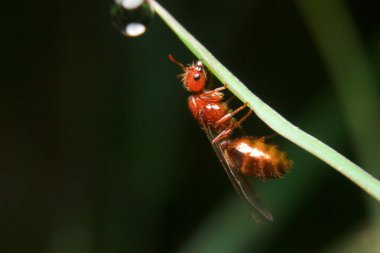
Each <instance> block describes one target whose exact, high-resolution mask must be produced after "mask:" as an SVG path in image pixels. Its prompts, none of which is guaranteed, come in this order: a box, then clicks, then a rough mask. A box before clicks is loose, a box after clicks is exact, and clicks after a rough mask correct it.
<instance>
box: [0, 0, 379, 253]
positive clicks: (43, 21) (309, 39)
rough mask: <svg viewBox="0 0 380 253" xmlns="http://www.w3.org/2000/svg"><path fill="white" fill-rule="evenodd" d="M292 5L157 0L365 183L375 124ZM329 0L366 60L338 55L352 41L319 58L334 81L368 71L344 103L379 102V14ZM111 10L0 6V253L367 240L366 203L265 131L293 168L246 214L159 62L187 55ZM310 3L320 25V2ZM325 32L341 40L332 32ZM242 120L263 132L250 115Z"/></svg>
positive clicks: (66, 4)
mask: <svg viewBox="0 0 380 253" xmlns="http://www.w3.org/2000/svg"><path fill="white" fill-rule="evenodd" d="M303 2H307V1H302V0H300V1H296V2H293V1H280V0H277V1H260V0H256V1H207V0H203V1H189V0H184V1H174V0H171V1H169V0H168V1H160V3H161V4H162V5H163V6H165V7H166V8H167V9H168V10H169V11H170V12H171V13H172V14H173V15H174V16H175V17H176V18H177V19H178V20H179V21H180V22H181V23H182V24H183V25H184V26H185V27H186V28H187V29H188V30H189V31H190V32H191V33H192V34H193V35H194V36H195V37H197V38H198V39H199V40H200V41H201V42H202V43H203V44H204V45H205V46H206V47H207V48H208V49H209V50H210V51H211V52H213V53H214V54H215V55H216V56H217V58H218V59H219V60H220V61H221V62H223V64H225V66H227V67H228V68H229V69H230V70H231V71H232V72H233V73H235V75H236V76H238V77H239V78H240V79H241V80H242V81H243V82H244V83H245V84H247V85H249V88H250V89H252V90H253V91H254V92H255V94H257V95H259V96H260V97H261V98H262V99H263V100H264V101H265V102H267V103H268V104H270V105H271V106H272V107H273V108H275V109H276V110H277V111H279V112H280V113H281V114H282V115H284V116H285V117H286V118H287V119H289V120H290V121H291V122H293V123H295V124H296V125H298V126H300V127H301V128H302V129H304V130H306V131H307V132H309V133H311V134H312V135H314V136H316V137H317V138H319V139H321V140H322V141H324V142H325V143H327V144H329V145H331V146H332V147H334V148H335V149H336V150H338V151H339V152H341V153H342V154H344V155H346V156H347V157H349V158H350V159H351V160H353V161H354V162H356V163H358V164H359V165H365V164H368V161H369V160H370V161H371V163H370V164H375V165H374V166H368V168H370V167H371V173H373V174H374V175H375V176H377V177H379V176H380V172H379V169H378V166H377V164H379V163H373V161H378V159H379V158H378V157H376V154H377V153H378V151H379V150H377V147H378V143H377V142H376V138H377V137H376V136H375V135H370V137H371V136H373V137H374V138H368V137H366V138H365V139H364V140H365V142H361V143H360V145H358V143H357V142H358V140H361V137H360V134H361V132H360V131H359V130H360V129H361V128H363V129H372V130H371V131H374V130H373V128H375V130H377V129H378V128H376V127H375V126H376V124H379V122H373V121H371V119H370V121H369V122H371V123H367V121H366V122H361V121H359V123H358V122H357V121H355V118H353V115H355V114H351V112H350V110H349V108H348V107H347V102H346V101H347V100H345V98H347V97H346V95H347V94H345V96H344V97H342V90H343V91H344V90H346V89H345V88H344V87H340V86H337V80H338V81H339V80H340V79H336V78H334V77H336V75H334V73H335V72H334V70H332V68H331V65H329V64H328V61H327V60H326V59H328V57H327V56H329V55H330V56H332V55H334V54H333V53H334V50H333V49H332V50H333V51H332V52H330V53H329V54H326V52H325V51H324V50H323V47H321V46H320V44H319V43H317V42H318V40H316V39H315V38H316V33H315V31H316V29H315V27H314V29H312V26H311V25H310V24H311V22H310V20H309V19H308V18H307V17H309V16H308V12H307V11H306V9H305V8H303V7H305V6H303V7H302V6H301V5H302V3H303ZM331 2H335V1H331ZM337 2H339V4H342V6H344V8H346V10H347V13H348V17H349V20H350V23H349V26H350V29H352V30H354V31H356V32H355V33H356V34H357V35H358V37H357V38H358V39H359V41H360V47H359V49H360V50H361V52H362V53H364V59H365V62H366V65H365V67H366V70H365V71H364V72H363V71H362V69H363V63H362V62H348V59H350V57H348V56H352V55H353V54H355V55H356V52H352V51H345V52H342V55H343V56H347V57H343V58H341V61H339V59H337V61H336V62H335V63H334V65H333V66H337V65H338V64H339V62H342V63H346V64H342V65H339V66H345V65H347V66H349V68H347V69H346V70H345V69H344V68H343V69H340V71H341V72H339V73H343V75H342V76H344V73H345V72H346V73H347V74H355V72H356V71H357V70H361V71H362V72H360V73H368V69H369V73H370V78H369V79H367V78H363V79H359V81H360V82H361V84H360V87H362V89H359V90H357V91H355V92H351V93H349V96H351V97H348V99H350V100H348V101H350V103H355V104H354V108H355V110H358V111H359V112H361V113H359V116H363V117H364V116H366V115H369V114H368V111H366V110H367V109H366V108H368V107H364V106H368V105H367V104H365V103H356V102H355V101H357V100H356V98H357V97H358V96H359V97H360V96H361V94H368V90H365V89H366V88H365V87H372V88H371V90H370V93H369V94H371V96H374V97H375V100H376V98H378V96H379V87H378V83H379V82H378V80H379V76H378V74H377V73H378V72H379V59H380V50H379V49H380V47H379V46H378V45H379V42H380V33H379V25H380V18H379V16H378V12H377V11H376V8H375V6H374V5H375V3H374V2H373V1H367V0H366V1H357V0H356V1H355V0H351V1H347V2H345V1H337ZM320 3H321V5H322V7H323V5H326V4H328V1H327V2H326V1H320ZM110 5H111V2H107V1H104V2H96V3H95V2H83V1H82V2H80V1H79V2H78V1H75V2H74V1H70V0H68V1H60V0H59V1H54V2H48V3H47V2H46V1H34V2H8V3H5V5H4V7H3V9H4V10H7V12H5V13H4V15H2V19H4V21H3V22H2V24H5V27H4V28H3V31H2V40H1V45H2V48H3V50H2V51H3V52H2V61H1V63H2V66H1V71H0V78H1V82H0V103H1V104H0V105H1V106H0V110H1V111H0V112H1V116H2V117H1V121H0V129H1V136H0V150H1V152H0V156H1V157H0V179H1V183H0V224H1V226H0V228H1V230H0V231H1V232H0V252H49V253H60V252H74V253H76V252H78V253H88V252H141V253H144V252H266V253H270V252H279V251H281V252H370V250H372V252H377V251H379V250H380V246H379V245H376V243H375V242H377V241H378V240H377V241H376V240H375V239H376V238H379V234H380V233H379V224H378V223H376V222H378V220H379V212H378V211H377V209H378V203H375V202H374V200H372V199H369V198H368V197H367V195H366V194H365V193H363V192H362V191H361V190H360V189H359V188H357V187H356V186H355V185H353V184H352V183H351V182H349V181H348V180H346V179H345V178H344V177H342V176H341V175H339V174H338V173H336V172H335V171H333V170H331V169H329V168H327V165H325V164H323V163H322V162H320V161H318V160H317V159H316V158H314V157H312V156H311V155H309V154H307V153H306V152H304V151H302V150H301V149H299V148H297V147H295V146H294V145H292V144H291V143H288V142H286V141H285V140H283V139H282V138H280V137H279V138H276V139H274V140H273V141H274V142H276V144H278V145H279V146H281V147H282V148H283V149H285V150H287V151H288V153H289V155H290V156H291V157H292V158H293V159H294V161H295V163H296V165H295V167H294V170H293V171H292V172H291V173H290V174H289V175H288V176H286V178H285V179H284V180H275V181H265V182H253V183H254V185H255V186H257V189H258V191H259V192H260V194H261V195H262V198H263V199H264V200H265V202H266V203H267V205H268V208H269V209H270V210H271V211H272V212H273V214H274V218H275V221H274V223H273V224H270V225H267V226H264V227H261V226H258V225H257V224H255V223H254V222H253V221H252V219H251V218H250V216H249V212H248V210H247V209H246V208H245V206H244V204H243V203H242V202H241V201H239V199H238V196H237V195H236V194H235V192H234V190H233V188H232V187H231V185H230V183H229V182H228V179H227V177H226V176H225V175H224V172H223V169H222V168H221V165H220V164H219V161H218V160H217V158H216V156H215V155H214V154H213V150H212V149H211V147H210V145H209V143H208V141H207V138H206V137H205V136H204V134H203V133H202V131H201V130H200V129H199V127H198V126H197V123H196V122H195V121H194V120H193V119H192V118H191V116H190V114H189V113H188V111H187V108H186V98H187V95H188V94H187V93H186V91H185V90H184V89H183V88H182V87H181V85H180V82H179V80H177V79H176V75H177V74H178V73H179V70H178V68H177V67H176V66H173V64H172V63H171V62H169V61H168V59H167V55H168V54H169V53H173V54H174V55H175V56H176V57H177V58H178V59H179V60H181V61H184V62H190V61H192V60H193V57H192V56H191V55H190V53H189V52H188V51H187V50H186V48H185V47H184V46H183V45H182V44H181V43H180V42H179V41H178V39H177V38H176V37H175V35H174V34H173V33H172V32H171V31H170V30H169V29H168V28H167V27H165V25H164V24H163V23H162V21H161V20H160V19H155V20H153V22H152V23H151V25H150V27H149V30H148V32H147V33H146V34H145V35H144V36H143V37H140V38H136V39H126V38H124V37H122V36H121V35H120V34H119V33H118V32H117V31H116V30H115V29H114V28H113V27H112V25H111V21H110V17H109V7H110ZM319 7H321V6H319ZM312 9H313V10H316V11H318V10H319V11H320V12H319V14H318V15H319V16H323V17H325V18H326V19H325V21H326V22H327V21H328V20H327V19H328V17H330V15H327V14H329V12H328V11H327V10H331V9H328V8H327V10H326V9H325V10H324V9H323V8H317V7H313V8H312ZM323 11H326V13H324V12H323ZM332 22H341V21H332ZM327 24H328V22H327ZM322 31H323V29H322ZM316 41H317V42H316ZM329 41H331V42H334V43H333V44H334V45H337V47H339V45H345V44H347V43H349V42H350V41H347V40H342V37H340V36H335V35H334V34H330V36H328V37H327V42H329ZM326 55H327V56H326ZM367 66H368V67H367ZM368 85H369V86H368ZM337 87H339V88H337ZM363 101H367V99H366V97H364V98H363ZM237 104H238V103H237ZM347 108H348V109H347ZM370 108H372V107H370ZM378 109H379V108H372V110H373V111H376V110H378ZM361 114H362V115H361ZM356 115H358V114H356ZM372 120H373V118H372ZM352 122H354V123H355V122H356V123H357V124H356V126H353V125H352ZM368 124H375V125H370V126H369V125H368ZM358 127H359V130H358V129H357V128H358ZM245 128H246V130H247V132H248V133H249V134H252V135H265V134H268V133H270V130H269V129H268V128H267V127H266V126H265V125H264V124H263V123H261V122H260V121H259V120H258V119H257V118H255V117H252V118H251V120H249V121H248V122H246V124H245ZM365 134H367V131H365ZM375 137H376V138H375ZM374 238H375V239H374ZM353 249H356V251H352V250H353ZM377 249H379V250H377ZM350 250H351V251H350Z"/></svg>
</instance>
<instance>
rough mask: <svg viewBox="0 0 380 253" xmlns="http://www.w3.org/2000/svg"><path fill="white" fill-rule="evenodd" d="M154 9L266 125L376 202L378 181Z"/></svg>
mask: <svg viewBox="0 0 380 253" xmlns="http://www.w3.org/2000/svg"><path fill="white" fill-rule="evenodd" d="M152 6H153V9H154V10H155V12H156V13H157V14H158V15H159V16H160V17H161V18H162V19H163V20H164V22H165V23H166V24H167V25H168V26H169V27H170V28H171V29H172V30H173V31H174V33H175V34H176V35H177V36H178V37H179V39H180V40H181V41H182V42H183V43H184V44H185V45H186V46H187V47H188V48H189V50H190V51H191V52H192V53H193V54H194V55H195V56H196V57H198V58H199V59H202V61H203V63H204V64H205V65H206V66H207V67H208V69H209V71H211V72H212V73H213V74H214V75H215V76H216V77H217V78H218V79H219V80H220V81H221V82H222V83H227V84H228V88H229V90H230V91H231V92H232V93H233V94H234V95H235V96H237V97H238V98H239V99H240V100H241V101H242V102H243V103H246V102H247V103H248V105H249V107H250V108H252V109H253V111H254V112H255V113H256V115H257V116H258V117H259V118H260V119H261V120H262V121H264V122H265V123H266V124H267V125H268V126H269V127H270V128H272V129H273V130H274V131H276V132H277V133H279V134H281V135H282V136H284V137H285V138H287V139H288V140H290V141H292V142H293V143H295V144H297V145H298V146H300V147H302V148H303V149H305V150H307V151H308V152H310V153H311V154H313V155H315V156H316V157H318V158H320V159H321V160H323V161H324V162H326V163H327V164H329V165H330V166H331V167H333V168H334V169H336V170H337V171H339V172H340V173H342V174H343V175H344V176H346V177H347V178H349V179H350V180H351V181H353V182H354V183H355V184H357V185H358V186H359V187H361V188H362V189H363V190H365V191H366V192H367V193H368V194H370V195H371V196H373V197H374V198H375V199H377V200H378V201H380V182H379V181H378V180H377V179H376V178H374V177H373V176H371V175H370V174H368V173H367V172H366V171H364V170H363V169H362V168H360V167H359V166H357V165H356V164H354V163H352V162H351V161H349V160H348V159H347V158H345V157H344V156H342V155H341V154H339V153H338V152H336V151H335V150H334V149H332V148H330V147H329V146H327V145H326V144H324V143H322V142H321V141H319V140H318V139H316V138H314V137H313V136H311V135H309V134H307V133H305V132H304V131H302V130H301V129H299V128H298V127H296V126H294V125H292V124H291V123H290V122H289V121H287V120H286V119H285V118H284V117H282V116H281V115H280V114H278V113H277V112H276V111H274V110H273V109H272V108H270V107H269V106H268V105H267V104H265V103H264V102H263V101H262V100H261V99H259V98H258V97H257V96H256V95H254V94H253V93H252V92H251V91H250V90H249V89H248V88H247V87H246V86H245V85H244V84H243V83H242V82H240V81H239V79H238V78H237V77H235V76H234V75H233V74H232V73H231V72H230V71H229V70H228V69H226V68H225V67H224V66H223V65H222V64H221V63H220V62H219V61H218V60H217V59H216V58H215V57H214V56H213V55H212V54H211V53H210V52H209V51H208V50H207V49H206V48H205V47H204V46H203V45H202V44H201V43H199V42H198V41H197V40H196V39H195V38H194V37H193V36H192V35H191V34H190V33H189V32H187V31H186V29H185V28H184V27H182V25H181V24H179V23H178V22H177V21H176V20H175V19H174V18H173V17H172V16H171V15H170V14H169V13H168V12H167V11H166V10H165V9H164V8H163V7H162V6H161V5H160V4H158V3H157V2H155V1H152Z"/></svg>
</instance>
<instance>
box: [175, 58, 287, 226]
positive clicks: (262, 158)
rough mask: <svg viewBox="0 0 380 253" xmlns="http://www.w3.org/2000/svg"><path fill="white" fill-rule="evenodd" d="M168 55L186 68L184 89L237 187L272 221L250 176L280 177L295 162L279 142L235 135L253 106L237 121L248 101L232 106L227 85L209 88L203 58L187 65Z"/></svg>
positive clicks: (261, 216)
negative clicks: (271, 142) (283, 150)
mask: <svg viewBox="0 0 380 253" xmlns="http://www.w3.org/2000/svg"><path fill="white" fill-rule="evenodd" d="M169 59H170V60H171V61H172V62H174V63H176V64H177V65H179V66H180V67H181V68H182V69H183V71H184V72H183V73H182V74H181V75H180V77H181V78H182V83H183V85H184V87H185V89H186V90H188V91H189V92H191V93H192V95H191V96H190V97H189V99H188V106H189V109H190V111H191V113H192V114H193V116H194V118H195V119H196V120H197V121H198V122H199V123H200V125H201V126H202V128H203V130H204V131H205V132H206V135H207V137H208V139H209V140H210V142H211V144H212V147H213V148H214V150H215V152H216V154H217V156H218V158H219V160H220V161H221V163H222V164H223V167H224V169H225V171H226V173H227V175H228V177H229V179H230V180H231V182H232V184H233V186H234V187H235V189H236V191H237V192H238V194H239V195H240V196H241V197H242V198H243V199H244V200H245V201H246V202H247V204H248V205H249V206H250V208H251V210H252V214H253V216H254V218H255V219H256V220H258V221H263V220H268V221H272V220H273V217H272V214H271V213H270V212H269V211H268V210H267V209H266V208H265V206H264V205H263V203H262V202H261V200H260V199H259V198H258V196H257V195H256V192H255V190H254V189H253V187H252V186H251V184H250V183H249V180H248V178H247V177H248V176H251V177H256V178H260V179H266V178H276V177H281V176H282V175H283V174H285V173H287V172H288V171H289V169H290V167H291V166H292V164H293V162H292V161H291V160H289V159H288V158H287V155H286V153H284V152H282V151H280V150H278V149H277V147H276V146H274V145H270V144H266V143H265V142H264V138H253V137H242V138H237V139H232V138H231V134H232V133H233V131H234V130H235V129H236V128H238V127H240V125H241V123H242V122H243V121H244V120H245V119H246V118H247V117H248V116H249V115H250V114H251V113H252V110H249V111H248V112H247V113H246V114H245V115H244V116H243V117H242V118H241V119H240V120H239V121H237V120H236V119H235V118H234V115H236V114H237V113H238V112H240V111H241V110H243V109H244V108H245V107H246V106H247V104H244V105H242V106H240V107H239V108H237V109H236V110H231V109H230V108H229V107H228V105H227V103H226V102H223V96H224V94H223V93H222V92H221V91H222V90H224V89H226V86H223V87H219V88H216V89H214V90H207V89H206V88H205V85H206V83H207V73H206V69H205V67H204V66H203V63H202V62H201V61H200V60H198V61H197V62H196V63H192V64H191V65H189V66H185V65H184V64H182V63H180V62H178V61H177V60H175V59H174V58H173V56H172V55H169Z"/></svg>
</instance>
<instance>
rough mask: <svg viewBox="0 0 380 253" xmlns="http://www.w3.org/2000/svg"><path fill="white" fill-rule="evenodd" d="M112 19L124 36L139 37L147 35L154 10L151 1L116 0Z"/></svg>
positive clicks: (112, 9)
mask: <svg viewBox="0 0 380 253" xmlns="http://www.w3.org/2000/svg"><path fill="white" fill-rule="evenodd" d="M111 17H112V22H113V24H114V26H115V27H116V28H117V29H118V30H119V31H120V32H121V33H122V34H123V35H125V36H128V37H137V36H141V35H143V34H144V33H145V31H146V29H147V28H146V27H147V25H148V24H149V22H150V20H151V19H152V17H153V10H152V8H151V6H150V3H149V0H114V4H113V6H112V8H111Z"/></svg>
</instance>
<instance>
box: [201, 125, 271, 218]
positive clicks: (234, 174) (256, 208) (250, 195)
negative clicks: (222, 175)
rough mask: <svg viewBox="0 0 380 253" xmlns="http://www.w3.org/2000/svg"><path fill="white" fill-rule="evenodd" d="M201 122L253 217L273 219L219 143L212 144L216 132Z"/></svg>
mask: <svg viewBox="0 0 380 253" xmlns="http://www.w3.org/2000/svg"><path fill="white" fill-rule="evenodd" d="M201 123H202V127H203V129H204V131H205V132H206V135H207V138H208V139H209V141H210V143H211V145H212V147H213V149H214V151H215V153H216V155H217V156H218V158H219V160H220V162H221V163H222V165H223V168H224V170H225V171H226V173H227V175H228V178H229V179H230V180H231V183H232V185H233V186H234V187H235V190H236V191H237V193H238V194H239V195H240V196H241V197H242V198H243V199H244V201H245V202H246V203H247V204H248V206H249V207H250V209H251V214H252V216H253V218H254V219H255V220H256V221H257V222H259V223H265V222H266V221H273V216H272V214H271V213H270V212H269V210H268V209H266V207H265V206H264V204H263V202H262V201H261V199H260V198H259V197H258V195H257V193H256V191H255V189H254V188H253V186H252V185H251V183H250V182H249V180H248V179H247V178H246V177H245V176H243V175H242V174H240V173H239V172H238V171H237V170H236V169H234V168H233V166H232V165H231V164H229V163H228V161H227V160H226V159H225V158H224V154H223V151H222V149H221V147H220V144H219V143H215V144H212V141H213V139H214V138H215V136H216V134H215V133H214V132H213V130H212V129H210V127H209V126H207V125H206V124H205V123H204V122H201Z"/></svg>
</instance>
